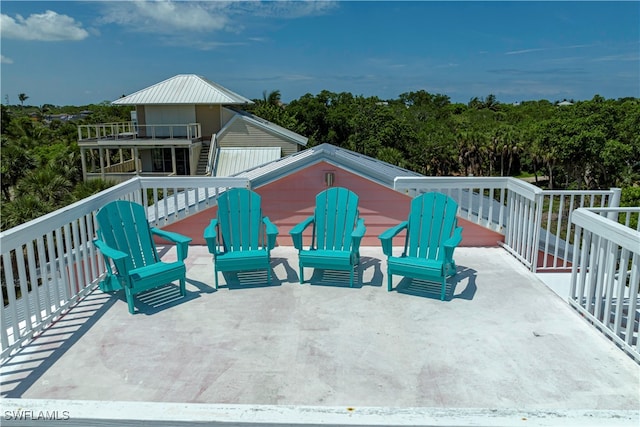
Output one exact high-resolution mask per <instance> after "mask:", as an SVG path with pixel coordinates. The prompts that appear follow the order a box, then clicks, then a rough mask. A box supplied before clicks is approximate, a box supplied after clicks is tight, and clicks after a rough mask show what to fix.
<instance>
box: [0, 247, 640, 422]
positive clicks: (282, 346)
mask: <svg viewBox="0 0 640 427" xmlns="http://www.w3.org/2000/svg"><path fill="white" fill-rule="evenodd" d="M361 253H362V269H363V274H362V277H361V279H360V281H359V283H358V284H357V285H356V286H355V287H354V288H352V289H351V288H349V287H348V277H347V276H346V275H345V274H342V273H332V272H328V271H326V272H322V271H312V270H311V269H307V270H306V276H307V279H311V283H305V284H304V285H300V284H298V274H297V256H296V253H295V251H294V250H293V248H290V247H278V248H276V249H274V251H273V252H272V258H273V263H272V265H273V274H274V276H273V281H272V284H271V285H270V286H265V285H264V280H265V279H266V275H264V274H263V273H258V274H252V275H249V276H246V277H244V276H241V277H237V276H234V275H230V276H227V277H223V276H222V275H220V283H221V287H220V288H219V289H218V290H214V288H213V283H214V277H213V267H212V260H211V257H210V256H209V254H208V253H207V251H206V248H205V247H199V246H195V247H191V248H190V253H189V257H188V259H187V266H188V272H187V278H188V284H187V294H188V295H187V297H186V298H176V296H179V295H178V293H177V287H175V286H173V287H171V286H170V287H165V288H161V289H160V290H157V291H152V292H150V293H148V294H147V295H144V296H143V297H141V300H142V301H143V302H141V303H139V304H138V307H140V312H139V313H137V314H135V315H130V314H129V313H128V311H127V304H126V302H125V300H124V296H123V295H121V294H116V295H113V296H112V295H109V294H104V293H102V292H100V291H97V290H96V291H94V292H93V293H92V294H90V295H89V296H88V297H87V298H86V299H84V300H83V301H82V302H81V303H80V304H78V305H77V306H76V307H75V308H74V309H73V310H72V311H71V312H70V313H69V314H67V315H65V316H64V317H63V318H62V319H60V320H59V321H58V322H57V323H55V324H54V325H53V326H52V327H51V328H49V329H47V330H46V331H44V332H43V333H42V334H41V336H40V337H38V338H37V339H35V340H34V341H33V342H32V343H31V344H29V345H28V346H27V347H26V348H24V349H23V350H22V351H21V352H20V353H18V354H17V355H16V356H14V357H13V358H12V359H9V360H8V361H6V362H5V363H4V364H3V366H2V368H1V369H2V371H1V375H2V378H1V382H2V384H1V385H2V397H5V398H25V399H65V400H99V401H148V402H191V403H197V402H206V403H220V404H222V403H229V404H252V405H263V404H267V405H320V406H325V405H326V406H335V405H339V406H345V405H346V406H354V407H355V406H360V407H362V406H367V407H371V406H385V407H402V408H408V407H433V408H496V409H506V408H510V409H522V410H558V409H559V410H573V409H580V410H584V409H594V410H621V411H622V410H625V411H637V410H639V409H640V367H639V366H638V365H637V364H636V363H635V362H634V361H633V360H632V359H631V358H630V357H628V356H627V355H626V354H624V353H623V352H622V351H621V350H620V349H618V348H617V347H615V345H613V344H612V343H611V342H610V341H609V340H607V339H606V338H605V337H604V336H603V335H601V334H600V333H599V332H597V331H596V330H595V329H594V328H593V327H591V326H590V325H589V324H587V323H586V322H585V321H584V320H583V319H582V318H581V317H580V316H579V315H578V314H577V313H576V312H575V311H573V310H572V309H570V308H569V306H568V304H567V303H566V302H565V301H563V300H562V299H561V298H560V297H559V296H558V295H557V294H556V293H554V292H553V291H552V290H550V289H549V288H547V287H546V286H545V285H544V284H543V283H542V282H541V281H540V280H539V279H538V278H537V277H536V276H535V275H534V274H531V273H530V272H529V271H528V270H527V269H526V268H524V266H522V265H521V264H519V263H518V262H517V261H516V260H515V259H514V258H512V257H511V256H510V255H509V254H508V253H507V252H505V251H504V250H503V249H500V248H460V249H459V250H458V251H457V252H456V261H457V263H458V269H459V274H458V275H457V277H456V279H455V280H451V281H450V283H452V287H453V289H452V290H450V292H449V297H448V300H447V301H445V302H442V301H440V300H439V298H438V290H437V289H433V288H431V287H430V286H429V285H428V284H424V283H422V284H421V283H416V282H413V283H412V282H411V281H409V280H408V279H403V278H401V277H394V279H395V280H394V282H395V284H396V285H398V291H395V290H394V291H393V292H387V290H386V273H385V274H383V272H385V271H386V266H385V261H384V257H383V255H382V253H381V251H380V249H379V248H368V247H367V248H363V249H362V252H361ZM174 257H175V254H174V252H173V251H172V250H168V251H167V252H166V255H165V258H166V259H171V258H174ZM312 272H313V276H312ZM227 281H228V283H229V284H228V285H227V284H226V283H227ZM345 283H346V284H347V285H345Z"/></svg>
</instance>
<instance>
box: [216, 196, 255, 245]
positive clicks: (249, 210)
mask: <svg viewBox="0 0 640 427" xmlns="http://www.w3.org/2000/svg"><path fill="white" fill-rule="evenodd" d="M260 203H261V198H260V195H259V194H257V193H255V192H253V191H250V190H247V189H244V188H232V189H230V190H227V191H226V192H225V193H224V194H223V195H222V196H220V198H219V199H218V225H219V227H220V234H221V236H220V238H221V239H222V244H223V246H224V248H225V252H229V251H248V250H258V249H261V248H262V247H263V246H264V244H265V240H264V239H265V236H264V225H263V223H262V208H261V204H260Z"/></svg>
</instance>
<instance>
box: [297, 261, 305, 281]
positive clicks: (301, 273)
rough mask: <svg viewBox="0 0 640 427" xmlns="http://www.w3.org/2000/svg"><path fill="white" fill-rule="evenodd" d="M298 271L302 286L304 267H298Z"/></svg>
mask: <svg viewBox="0 0 640 427" xmlns="http://www.w3.org/2000/svg"><path fill="white" fill-rule="evenodd" d="M298 269H299V270H300V274H299V276H300V284H301V285H302V284H303V283H304V267H303V266H302V264H299V265H298Z"/></svg>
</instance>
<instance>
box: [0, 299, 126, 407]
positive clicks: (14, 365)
mask: <svg viewBox="0 0 640 427" xmlns="http://www.w3.org/2000/svg"><path fill="white" fill-rule="evenodd" d="M116 301H117V298H112V297H110V296H109V295H108V294H105V293H102V292H100V291H98V290H94V291H93V292H91V293H90V294H89V295H87V296H86V297H85V298H84V299H82V300H80V301H79V302H78V303H77V304H76V305H75V306H73V307H72V311H70V312H69V311H67V312H66V313H65V314H63V315H62V316H61V317H60V318H59V319H58V320H56V321H55V322H54V323H52V324H51V326H49V327H48V328H46V329H45V330H44V331H42V332H41V333H40V334H39V335H37V336H36V337H35V338H34V339H33V341H31V342H30V343H29V344H28V345H26V346H23V347H22V348H21V349H20V350H19V351H18V352H17V353H16V354H15V355H14V356H12V357H11V358H10V359H8V360H7V361H5V362H4V363H2V365H1V368H2V377H1V380H0V389H1V390H2V391H1V392H0V396H2V397H4V398H20V397H22V395H23V394H24V393H25V392H26V391H27V390H29V388H30V387H31V386H32V385H34V384H36V383H37V382H38V380H39V379H40V377H41V376H42V375H43V374H44V373H45V372H46V371H47V370H48V369H49V368H50V367H52V366H53V365H54V364H55V363H56V362H57V361H58V360H59V359H60V358H61V357H62V356H63V355H64V354H65V353H66V352H67V351H68V350H69V349H70V348H71V347H72V346H73V345H74V344H75V343H76V342H78V341H79V340H80V338H82V336H83V335H84V334H86V333H87V332H88V331H89V330H90V329H91V328H92V327H93V325H95V324H96V322H97V321H98V320H99V319H100V318H101V317H102V316H103V315H104V314H105V313H106V312H107V311H108V310H109V309H110V308H111V307H112V306H113V304H115V302H116Z"/></svg>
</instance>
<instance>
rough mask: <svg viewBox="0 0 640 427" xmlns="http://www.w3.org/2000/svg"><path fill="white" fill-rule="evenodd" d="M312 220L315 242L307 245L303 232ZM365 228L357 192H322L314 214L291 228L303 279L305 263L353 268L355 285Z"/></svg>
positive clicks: (344, 268) (351, 269)
mask: <svg viewBox="0 0 640 427" xmlns="http://www.w3.org/2000/svg"><path fill="white" fill-rule="evenodd" d="M312 224H313V233H312V238H311V245H310V246H309V249H304V248H303V245H302V232H303V231H304V230H305V229H306V228H307V227H308V226H310V225H312ZM365 231H366V227H365V225H364V219H362V218H359V212H358V196H357V195H356V194H355V193H354V192H352V191H349V190H347V189H346V188H340V187H333V188H329V189H328V190H325V191H323V192H321V193H319V194H318V195H317V196H316V207H315V211H314V214H313V215H312V216H310V217H308V218H307V219H305V220H304V221H302V222H301V223H299V224H298V225H296V226H295V227H293V228H292V229H291V231H290V234H291V238H292V239H293V245H294V246H295V248H296V249H297V250H298V258H299V268H300V283H301V284H302V283H304V267H313V268H320V269H324V270H343V271H349V272H350V276H349V286H350V287H353V270H354V268H355V266H356V265H358V264H359V263H360V241H361V240H362V237H363V236H364V233H365Z"/></svg>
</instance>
